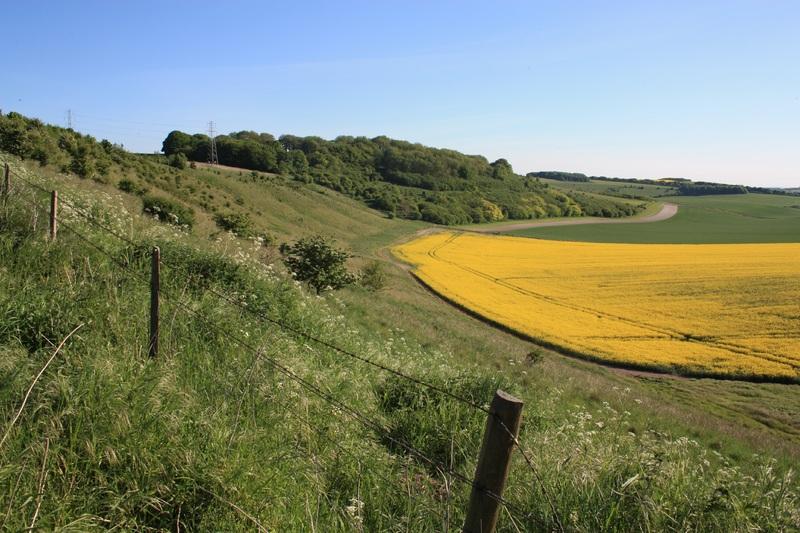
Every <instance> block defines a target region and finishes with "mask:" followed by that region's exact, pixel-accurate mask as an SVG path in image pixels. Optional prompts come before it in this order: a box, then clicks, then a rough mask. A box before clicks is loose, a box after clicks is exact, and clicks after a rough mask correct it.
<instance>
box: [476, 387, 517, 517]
mask: <svg viewBox="0 0 800 533" xmlns="http://www.w3.org/2000/svg"><path fill="white" fill-rule="evenodd" d="M489 411H490V414H489V416H488V418H487V420H486V430H485V432H484V434H483V444H481V454H480V456H479V457H478V466H477V467H476V468H475V479H474V481H473V486H472V494H470V498H469V507H468V508H467V518H466V520H464V529H463V531H464V532H465V533H491V532H493V531H494V529H495V526H496V525H497V518H498V516H499V515H500V502H499V501H497V498H499V497H502V495H503V489H504V488H505V485H506V479H507V478H508V469H509V466H510V465H511V452H512V451H513V450H514V441H515V440H516V438H517V434H518V433H519V425H520V422H521V421H522V400H519V399H517V398H515V397H513V396H511V395H510V394H508V393H506V392H503V391H501V390H498V391H497V392H495V394H494V399H493V400H492V405H491V406H490V407H489Z"/></svg>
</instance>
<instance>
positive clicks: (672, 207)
mask: <svg viewBox="0 0 800 533" xmlns="http://www.w3.org/2000/svg"><path fill="white" fill-rule="evenodd" d="M677 212H678V206H677V205H676V204H664V206H663V207H662V208H661V211H659V212H658V213H656V214H655V215H649V216H646V217H623V218H600V217H582V218H571V219H566V220H550V221H548V220H539V221H531V222H515V223H513V224H498V225H496V226H484V227H475V228H462V229H463V231H477V232H478V233H503V232H506V231H515V230H520V229H528V228H546V227H549V226H577V225H580V224H643V223H646V222H658V221H660V220H666V219H668V218H672V217H673V216H675V213H677Z"/></svg>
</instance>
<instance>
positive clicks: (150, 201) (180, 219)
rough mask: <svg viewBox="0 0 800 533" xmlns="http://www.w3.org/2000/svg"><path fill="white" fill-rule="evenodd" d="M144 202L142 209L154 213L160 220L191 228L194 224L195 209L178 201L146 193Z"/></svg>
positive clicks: (143, 198)
mask: <svg viewBox="0 0 800 533" xmlns="http://www.w3.org/2000/svg"><path fill="white" fill-rule="evenodd" d="M142 204H143V207H142V211H144V212H145V213H149V214H151V215H153V216H154V217H156V218H157V219H158V220H162V221H164V222H167V223H169V224H174V225H176V226H187V227H189V228H191V227H192V226H193V225H194V211H193V210H192V209H190V208H188V207H184V206H182V205H180V204H178V203H177V202H173V201H172V200H168V199H166V198H160V197H157V196H150V195H145V196H143V197H142Z"/></svg>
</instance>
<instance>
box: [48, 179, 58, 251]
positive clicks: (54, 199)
mask: <svg viewBox="0 0 800 533" xmlns="http://www.w3.org/2000/svg"><path fill="white" fill-rule="evenodd" d="M56 233H58V191H53V192H52V193H51V194H50V242H55V240H56Z"/></svg>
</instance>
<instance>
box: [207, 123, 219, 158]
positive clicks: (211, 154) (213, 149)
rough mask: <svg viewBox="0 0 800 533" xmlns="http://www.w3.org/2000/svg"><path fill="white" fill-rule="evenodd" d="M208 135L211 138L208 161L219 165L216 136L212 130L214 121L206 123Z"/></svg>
mask: <svg viewBox="0 0 800 533" xmlns="http://www.w3.org/2000/svg"><path fill="white" fill-rule="evenodd" d="M208 136H209V137H210V138H211V144H210V145H209V147H208V162H209V163H211V164H212V165H219V158H218V157H217V137H216V132H215V131H214V121H213V120H212V121H211V122H209V123H208Z"/></svg>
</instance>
